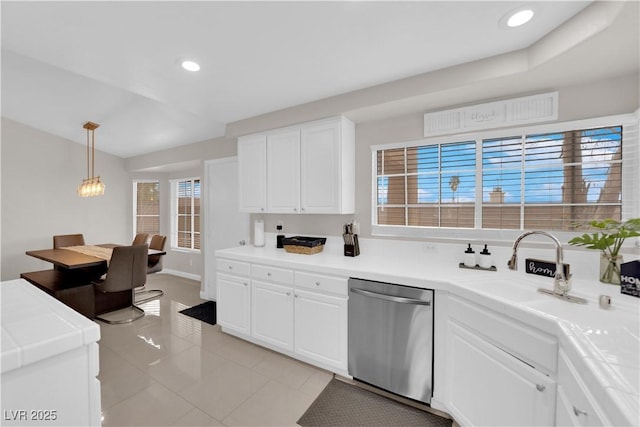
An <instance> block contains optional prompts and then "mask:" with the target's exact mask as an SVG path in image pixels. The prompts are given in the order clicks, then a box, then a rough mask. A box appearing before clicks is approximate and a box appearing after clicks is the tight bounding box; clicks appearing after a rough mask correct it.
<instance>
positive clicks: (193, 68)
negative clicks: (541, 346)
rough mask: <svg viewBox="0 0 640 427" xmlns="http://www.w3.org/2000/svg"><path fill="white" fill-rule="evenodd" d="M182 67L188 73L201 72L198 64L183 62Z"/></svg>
mask: <svg viewBox="0 0 640 427" xmlns="http://www.w3.org/2000/svg"><path fill="white" fill-rule="evenodd" d="M180 65H182V68H184V69H185V70H187V71H198V70H200V65H198V63H197V62H193V61H182V63H181V64H180Z"/></svg>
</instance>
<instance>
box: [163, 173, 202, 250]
mask: <svg viewBox="0 0 640 427" xmlns="http://www.w3.org/2000/svg"><path fill="white" fill-rule="evenodd" d="M196 180H198V181H200V210H201V212H200V215H199V216H201V215H202V178H200V177H198V176H193V177H185V178H176V179H171V180H169V183H170V184H171V239H170V246H171V249H172V250H174V251H176V252H190V253H200V252H201V250H202V249H195V248H183V247H180V246H178V184H179V183H180V182H185V181H191V182H194V181H196ZM193 200H194V197H193V196H192V197H191V208H192V209H191V227H192V228H191V230H192V231H191V234H192V237H193V235H194V233H195V227H194V224H195V222H194V215H193V212H194V210H193V206H194V205H193ZM194 241H195V240H194V239H193V238H192V239H191V242H192V243H193V242H194ZM200 247H201V248H202V234H200Z"/></svg>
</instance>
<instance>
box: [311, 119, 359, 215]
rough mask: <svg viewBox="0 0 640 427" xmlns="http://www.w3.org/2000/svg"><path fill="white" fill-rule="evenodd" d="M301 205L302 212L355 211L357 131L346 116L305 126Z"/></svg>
mask: <svg viewBox="0 0 640 427" xmlns="http://www.w3.org/2000/svg"><path fill="white" fill-rule="evenodd" d="M300 161H301V165H302V167H301V170H300V178H301V180H300V187H301V188H300V206H301V207H300V209H301V210H302V212H303V213H353V212H354V208H355V201H354V194H355V175H354V169H355V168H354V164H355V135H354V126H353V123H351V122H349V121H348V120H346V119H340V120H333V121H327V122H320V123H312V124H308V125H305V126H303V127H302V133H301V139H300Z"/></svg>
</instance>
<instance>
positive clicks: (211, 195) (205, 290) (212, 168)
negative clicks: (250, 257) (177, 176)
mask: <svg viewBox="0 0 640 427" xmlns="http://www.w3.org/2000/svg"><path fill="white" fill-rule="evenodd" d="M204 187H205V188H204V194H205V199H204V213H205V217H204V229H205V242H204V257H203V260H204V280H203V281H202V290H201V291H200V297H201V298H203V299H208V300H215V299H216V256H215V252H216V250H218V249H226V248H232V247H235V246H240V245H242V244H244V242H249V214H248V213H243V212H239V211H238V206H239V205H238V158H237V157H226V158H223V159H215V160H208V161H205V162H204Z"/></svg>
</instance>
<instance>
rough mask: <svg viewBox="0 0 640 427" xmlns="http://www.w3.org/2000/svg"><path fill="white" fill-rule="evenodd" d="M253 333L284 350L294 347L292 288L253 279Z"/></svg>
mask: <svg viewBox="0 0 640 427" xmlns="http://www.w3.org/2000/svg"><path fill="white" fill-rule="evenodd" d="M251 303H252V313H251V331H252V336H253V337H254V338H257V339H259V340H262V341H264V342H267V343H269V344H271V345H274V346H276V347H279V348H282V349H284V350H289V351H292V350H293V288H292V287H288V286H282V285H276V284H273V283H266V282H261V281H259V280H252V281H251Z"/></svg>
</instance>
